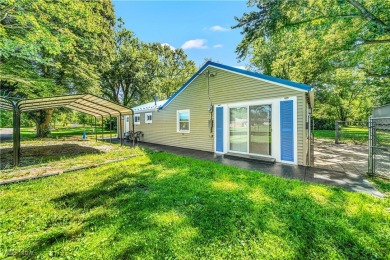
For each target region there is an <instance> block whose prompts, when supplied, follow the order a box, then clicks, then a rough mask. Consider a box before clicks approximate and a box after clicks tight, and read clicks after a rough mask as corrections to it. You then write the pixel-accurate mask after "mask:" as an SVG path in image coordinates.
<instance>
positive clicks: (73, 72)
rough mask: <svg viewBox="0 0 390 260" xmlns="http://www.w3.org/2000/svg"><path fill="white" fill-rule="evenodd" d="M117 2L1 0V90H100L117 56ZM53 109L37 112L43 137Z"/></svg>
mask: <svg viewBox="0 0 390 260" xmlns="http://www.w3.org/2000/svg"><path fill="white" fill-rule="evenodd" d="M114 24H115V15H114V11H113V7H112V4H111V1H109V0H103V1H69V0H61V1H45V0H18V1H15V0H4V1H2V2H0V86H1V89H2V90H5V91H7V92H9V93H11V94H12V95H14V96H18V97H39V96H53V95H62V94H67V93H78V92H83V93H86V92H89V93H98V92H99V82H100V75H101V73H102V72H103V71H104V70H106V69H107V68H108V66H109V64H110V60H111V58H112V55H113V52H112V50H113V48H112V46H113V44H114V41H113V33H114V32H113V26H114ZM52 113H53V110H52V109H47V110H43V111H37V112H31V113H29V114H30V117H31V118H32V119H34V120H35V121H36V124H37V134H38V136H45V135H46V134H47V133H48V132H49V123H50V117H51V115H52Z"/></svg>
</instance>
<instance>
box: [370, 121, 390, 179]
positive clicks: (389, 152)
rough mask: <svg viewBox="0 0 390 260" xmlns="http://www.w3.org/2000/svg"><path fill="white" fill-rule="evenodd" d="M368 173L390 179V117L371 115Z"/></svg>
mask: <svg viewBox="0 0 390 260" xmlns="http://www.w3.org/2000/svg"><path fill="white" fill-rule="evenodd" d="M368 128H369V143H368V145H369V155H368V173H369V174H370V175H376V176H380V177H384V178H387V179H390V117H370V119H369V123H368Z"/></svg>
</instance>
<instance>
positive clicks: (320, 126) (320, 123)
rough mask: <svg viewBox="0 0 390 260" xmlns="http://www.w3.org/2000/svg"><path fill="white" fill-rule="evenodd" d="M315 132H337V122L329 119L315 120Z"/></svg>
mask: <svg viewBox="0 0 390 260" xmlns="http://www.w3.org/2000/svg"><path fill="white" fill-rule="evenodd" d="M313 121H314V130H335V121H334V120H332V119H327V118H313Z"/></svg>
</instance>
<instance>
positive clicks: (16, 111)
mask: <svg viewBox="0 0 390 260" xmlns="http://www.w3.org/2000/svg"><path fill="white" fill-rule="evenodd" d="M12 104H13V106H14V109H13V110H14V111H13V127H14V131H13V142H14V144H13V145H14V166H15V167H16V166H18V165H19V159H20V110H19V108H18V105H17V104H15V103H12Z"/></svg>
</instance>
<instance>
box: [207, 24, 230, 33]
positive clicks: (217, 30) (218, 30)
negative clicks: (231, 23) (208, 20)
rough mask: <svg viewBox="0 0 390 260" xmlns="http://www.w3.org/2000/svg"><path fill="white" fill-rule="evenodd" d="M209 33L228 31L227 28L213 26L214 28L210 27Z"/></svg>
mask: <svg viewBox="0 0 390 260" xmlns="http://www.w3.org/2000/svg"><path fill="white" fill-rule="evenodd" d="M210 31H214V32H227V31H230V29H229V28H224V27H222V26H220V25H214V26H211V27H210Z"/></svg>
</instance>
